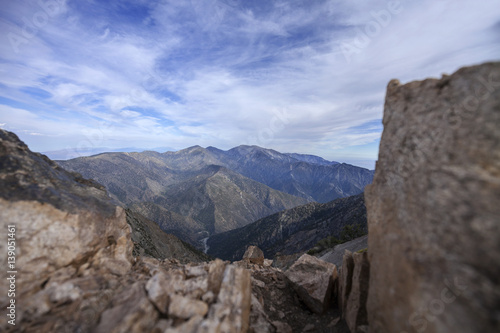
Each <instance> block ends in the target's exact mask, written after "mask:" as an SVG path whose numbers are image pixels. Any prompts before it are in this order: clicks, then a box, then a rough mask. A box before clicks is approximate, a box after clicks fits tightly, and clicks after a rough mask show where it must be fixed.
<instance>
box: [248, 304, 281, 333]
mask: <svg viewBox="0 0 500 333" xmlns="http://www.w3.org/2000/svg"><path fill="white" fill-rule="evenodd" d="M275 331H276V330H275V329H274V327H273V325H272V324H271V323H270V319H269V317H268V316H267V314H266V312H265V310H264V307H263V306H262V304H260V302H259V300H258V299H257V297H255V296H254V295H252V312H251V315H250V332H255V333H271V332H275Z"/></svg>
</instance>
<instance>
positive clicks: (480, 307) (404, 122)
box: [365, 63, 500, 333]
mask: <svg viewBox="0 0 500 333" xmlns="http://www.w3.org/2000/svg"><path fill="white" fill-rule="evenodd" d="M383 123H384V132H383V135H382V140H381V142H380V152H379V158H378V162H377V166H376V172H375V178H374V181H373V185H371V186H368V187H367V189H366V191H365V197H366V205H367V209H368V225H369V240H368V243H369V244H368V245H369V249H370V250H369V257H370V265H371V271H370V291H369V297H368V315H369V323H370V331H371V332H384V333H385V332H403V331H406V332H415V331H416V332H428V333H432V332H498V331H500V306H499V305H500V289H499V287H498V286H499V285H500V280H499V276H500V266H499V265H498V263H499V262H500V223H499V217H500V204H499V203H500V130H499V129H500V63H486V64H483V65H479V66H474V67H467V68H462V69H460V70H458V71H457V72H456V73H454V74H453V75H451V76H444V77H443V78H441V79H428V80H425V81H416V82H411V83H408V84H405V85H401V84H400V83H399V82H398V81H397V80H393V81H391V82H390V83H389V85H388V88H387V96H386V101H385V111H384V119H383Z"/></svg>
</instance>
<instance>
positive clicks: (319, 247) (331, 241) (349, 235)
mask: <svg viewBox="0 0 500 333" xmlns="http://www.w3.org/2000/svg"><path fill="white" fill-rule="evenodd" d="M367 233H368V231H367V230H366V228H365V227H363V225H361V224H349V225H345V226H344V227H343V228H342V230H341V231H340V235H339V237H336V236H334V235H332V236H329V237H326V238H323V239H322V240H320V241H319V242H318V243H316V245H315V246H314V247H313V248H312V249H310V250H309V251H307V254H310V255H314V254H316V253H319V252H321V251H324V250H325V249H329V248H332V247H334V246H335V245H338V244H343V243H345V242H348V241H351V240H353V239H355V238H358V237H361V236H364V235H366V234H367Z"/></svg>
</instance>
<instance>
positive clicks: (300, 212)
mask: <svg viewBox="0 0 500 333" xmlns="http://www.w3.org/2000/svg"><path fill="white" fill-rule="evenodd" d="M346 225H361V226H362V227H363V228H366V207H365V202H364V197H363V194H359V195H355V196H351V197H348V198H342V199H337V200H334V201H331V202H328V203H325V204H320V203H309V204H306V205H303V206H299V207H295V208H292V209H288V210H284V211H281V212H279V213H276V214H273V215H270V216H267V217H265V218H263V219H260V220H258V221H256V222H254V223H251V224H249V225H247V226H245V227H243V228H239V229H235V230H231V231H228V232H224V233H220V234H217V235H213V236H211V237H210V238H209V239H208V241H207V245H208V254H210V255H212V256H214V257H218V258H221V259H224V260H240V259H241V257H242V255H243V253H244V252H245V250H246V248H247V247H248V246H249V245H256V246H258V247H259V248H260V249H262V250H263V251H264V254H265V256H266V257H267V258H272V257H273V256H274V255H275V254H277V253H280V254H293V253H296V252H301V251H306V250H308V249H310V248H312V247H313V246H314V245H315V244H316V243H317V242H318V241H319V240H321V239H323V238H325V237H327V236H335V237H338V236H339V235H340V232H341V230H342V228H343V227H344V226H346Z"/></svg>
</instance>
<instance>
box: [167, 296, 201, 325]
mask: <svg viewBox="0 0 500 333" xmlns="http://www.w3.org/2000/svg"><path fill="white" fill-rule="evenodd" d="M207 312H208V306H207V304H206V303H204V302H202V301H197V300H194V299H191V298H188V297H184V296H180V295H175V294H173V295H170V305H169V307H168V314H169V316H174V317H177V318H182V319H189V318H191V317H194V316H201V317H203V316H205V315H206V314H207Z"/></svg>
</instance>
